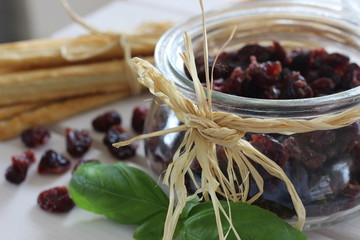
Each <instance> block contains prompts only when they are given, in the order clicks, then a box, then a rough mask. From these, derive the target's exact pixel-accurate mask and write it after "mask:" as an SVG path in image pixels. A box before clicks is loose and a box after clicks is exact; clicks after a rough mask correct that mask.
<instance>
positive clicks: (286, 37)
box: [145, 0, 360, 229]
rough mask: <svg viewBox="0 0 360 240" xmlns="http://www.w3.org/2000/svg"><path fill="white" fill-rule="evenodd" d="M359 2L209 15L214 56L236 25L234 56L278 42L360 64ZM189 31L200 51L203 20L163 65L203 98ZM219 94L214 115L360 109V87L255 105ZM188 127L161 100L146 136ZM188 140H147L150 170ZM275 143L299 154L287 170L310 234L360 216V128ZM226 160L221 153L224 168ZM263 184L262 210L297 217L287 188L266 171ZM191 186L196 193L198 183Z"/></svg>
mask: <svg viewBox="0 0 360 240" xmlns="http://www.w3.org/2000/svg"><path fill="white" fill-rule="evenodd" d="M352 4H353V2H352V1H351V2H347V1H342V2H340V1H289V0H286V1H285V0H284V1H280V0H277V1H276V0H274V1H267V0H258V1H244V2H242V3H239V4H236V5H232V6H231V7H228V8H224V9H219V10H216V11H212V12H209V13H207V14H206V22H207V32H208V38H209V49H210V52H211V53H210V55H212V54H216V53H217V51H218V50H219V48H220V46H222V45H223V43H224V42H225V41H226V40H227V38H228V37H229V36H230V32H231V31H232V30H233V27H234V26H235V25H236V26H237V33H236V34H235V36H234V38H233V39H232V40H231V41H230V43H229V44H228V45H227V47H226V50H233V49H239V48H240V47H242V46H244V45H246V44H250V43H259V44H261V45H270V44H271V43H272V42H273V41H277V42H279V43H281V44H282V45H283V46H284V47H285V48H286V49H294V48H303V49H314V48H325V49H326V50H327V51H328V52H338V53H342V54H344V55H347V56H349V57H350V59H351V61H352V62H357V63H360V27H359V25H358V24H357V21H358V19H359V17H358V16H357V13H356V11H355V10H354V8H352V7H349V6H352ZM185 31H188V32H189V33H190V35H191V38H192V41H193V45H194V49H195V53H200V52H201V51H202V30H201V19H200V17H195V18H193V19H190V20H189V21H187V22H185V23H183V24H180V25H177V26H175V27H174V28H172V29H171V30H169V31H168V32H167V33H166V34H165V35H164V36H163V37H162V38H161V40H160V42H159V43H158V45H157V48H156V52H155V61H156V65H157V67H158V69H159V70H160V71H161V72H162V73H163V74H164V75H165V76H166V77H167V78H169V79H171V80H172V81H173V82H174V83H175V84H176V85H177V87H178V89H179V90H180V91H181V92H182V93H183V94H184V95H185V96H187V97H188V98H190V99H193V100H195V94H194V89H193V86H192V82H191V81H190V80H189V79H188V77H187V76H186V73H185V71H184V66H183V61H182V60H181V58H180V55H179V53H180V52H182V51H183V50H184V43H183V40H182V39H183V34H184V32H185ZM212 96H213V109H214V111H223V112H229V113H233V114H236V115H239V116H241V117H253V118H298V119H299V118H301V119H312V118H315V117H319V116H323V115H328V114H333V113H337V112H341V111H344V110H347V109H350V108H354V107H359V104H360V87H356V88H353V89H350V90H347V91H344V92H340V93H336V94H332V95H328V96H322V97H316V98H307V99H295V100H265V99H254V98H246V97H240V96H234V95H229V94H225V93H221V92H214V93H213V95H212ZM181 124H182V123H180V122H179V121H178V120H177V118H176V116H175V114H174V112H172V111H171V110H170V109H169V108H167V107H166V106H164V105H162V104H161V103H159V102H158V101H157V100H156V99H155V101H154V102H153V105H152V109H151V111H150V114H149V116H148V119H147V122H146V126H145V128H146V132H154V131H158V130H163V129H167V128H171V127H176V126H179V125H181ZM260 136H264V135H260ZM182 137H183V134H182V133H172V134H168V135H165V136H162V137H157V138H150V139H149V140H147V142H146V153H147V155H148V161H149V165H150V167H151V168H152V169H153V170H154V171H155V172H156V173H157V174H161V173H162V172H163V171H164V170H165V169H166V167H167V165H168V164H169V163H170V162H171V161H172V157H173V154H174V152H175V151H176V149H177V147H178V146H179V144H180V143H181V141H182ZM271 137H274V138H276V141H274V142H276V144H275V145H273V146H275V147H276V146H278V145H277V144H280V145H282V147H284V146H285V147H287V148H289V149H290V150H289V151H291V154H292V155H291V156H292V157H290V158H288V160H287V161H286V163H285V164H283V166H282V167H283V169H284V171H285V172H286V173H287V175H288V177H289V178H290V180H291V181H292V183H293V184H294V186H295V188H296V190H297V192H298V194H299V196H300V197H301V199H302V201H303V203H304V205H305V207H306V210H307V220H306V224H305V229H314V228H317V227H320V226H324V225H329V224H332V223H335V222H337V221H339V220H342V219H344V218H348V217H350V216H354V215H356V214H359V213H360V122H357V123H354V124H352V125H350V126H347V127H344V128H341V129H336V130H331V131H330V130H329V131H315V132H312V133H304V134H295V135H293V136H290V138H289V137H288V136H280V135H276V134H274V135H272V136H271ZM271 137H269V138H271ZM286 139H288V140H286ZM294 139H295V140H294ZM285 141H286V144H285ZM294 141H295V142H294ZM298 142H300V143H301V144H298ZM270 150H271V149H270ZM305 153H306V154H305ZM222 154H223V152H222V150H221V148H218V158H219V162H220V165H221V163H222V161H221V159H222V158H223V157H222V156H223V155H222ZM275 160H276V159H275ZM192 169H193V171H194V172H195V173H197V174H199V173H200V172H201V169H199V166H197V165H196V163H195V164H193V166H192ZM263 178H264V180H265V186H264V190H265V192H264V194H263V196H262V198H261V200H259V201H258V202H257V203H256V204H258V205H260V206H262V207H264V208H267V209H269V210H271V211H273V212H275V213H277V214H278V215H279V216H281V217H284V218H288V219H291V217H292V216H294V211H293V209H292V207H293V206H292V202H291V199H290V196H289V194H288V193H287V191H286V188H285V186H284V184H283V183H282V182H281V181H278V180H276V179H274V178H272V177H271V176H269V175H268V174H266V173H265V172H264V175H263ZM186 184H188V185H187V187H188V189H189V191H192V190H193V186H191V185H190V181H189V183H186ZM289 221H291V220H289Z"/></svg>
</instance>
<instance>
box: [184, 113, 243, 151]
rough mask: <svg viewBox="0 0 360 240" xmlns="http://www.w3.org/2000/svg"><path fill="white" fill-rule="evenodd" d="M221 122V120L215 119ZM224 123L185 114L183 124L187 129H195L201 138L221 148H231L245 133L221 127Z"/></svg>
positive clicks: (224, 126)
mask: <svg viewBox="0 0 360 240" xmlns="http://www.w3.org/2000/svg"><path fill="white" fill-rule="evenodd" d="M217 115H218V113H217ZM216 119H218V120H222V119H221V118H216ZM221 123H224V121H219V122H217V121H216V120H211V119H209V118H205V117H200V116H196V115H194V114H187V115H186V118H185V122H184V124H185V125H186V126H187V127H188V128H193V129H196V130H197V131H198V132H199V133H200V135H201V136H202V137H204V138H205V139H206V140H208V141H209V142H213V143H215V144H217V145H220V146H223V147H232V146H234V145H236V144H237V143H238V142H239V140H240V139H241V138H242V137H244V135H245V132H244V131H239V130H237V129H232V128H229V127H227V126H226V125H223V124H221Z"/></svg>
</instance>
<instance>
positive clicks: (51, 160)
mask: <svg viewBox="0 0 360 240" xmlns="http://www.w3.org/2000/svg"><path fill="white" fill-rule="evenodd" d="M70 165H71V164H70V161H69V160H68V159H67V158H65V157H64V156H63V155H61V154H60V153H57V152H55V151H53V150H48V151H46V152H45V154H44V155H43V156H42V157H41V160H40V163H39V167H38V172H39V173H40V174H43V173H54V174H62V173H65V172H66V171H67V170H69V168H70Z"/></svg>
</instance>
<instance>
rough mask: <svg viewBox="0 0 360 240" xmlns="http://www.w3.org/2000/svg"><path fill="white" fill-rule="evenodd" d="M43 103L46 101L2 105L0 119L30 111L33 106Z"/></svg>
mask: <svg viewBox="0 0 360 240" xmlns="http://www.w3.org/2000/svg"><path fill="white" fill-rule="evenodd" d="M43 104H44V103H23V104H16V105H10V106H4V107H0V120H4V119H7V118H10V117H12V116H14V115H16V114H19V113H21V112H25V111H28V110H30V109H32V108H35V107H37V106H40V105H43Z"/></svg>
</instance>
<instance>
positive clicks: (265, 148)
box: [250, 134, 289, 168]
mask: <svg viewBox="0 0 360 240" xmlns="http://www.w3.org/2000/svg"><path fill="white" fill-rule="evenodd" d="M251 137H252V141H251V142H250V143H251V144H252V145H253V146H254V147H255V148H256V149H258V150H259V151H260V152H262V153H263V154H265V155H266V156H267V157H269V158H270V159H271V160H273V161H274V162H276V163H277V164H278V165H279V166H280V167H282V168H283V167H284V166H285V165H286V163H287V161H288V159H289V152H288V151H287V150H288V149H287V148H286V147H285V146H284V145H283V144H281V143H280V142H278V141H277V140H276V139H275V138H272V137H270V136H269V135H265V134H253V135H252V136H251Z"/></svg>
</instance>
